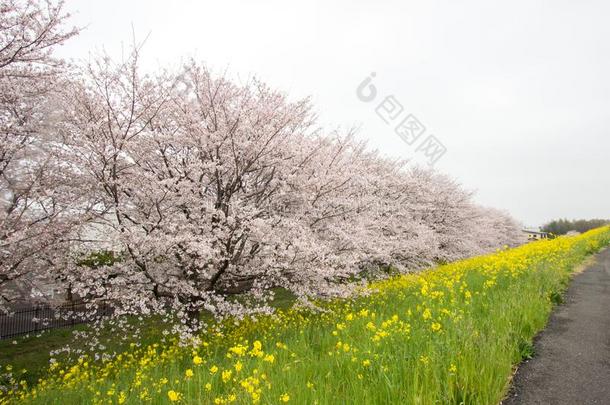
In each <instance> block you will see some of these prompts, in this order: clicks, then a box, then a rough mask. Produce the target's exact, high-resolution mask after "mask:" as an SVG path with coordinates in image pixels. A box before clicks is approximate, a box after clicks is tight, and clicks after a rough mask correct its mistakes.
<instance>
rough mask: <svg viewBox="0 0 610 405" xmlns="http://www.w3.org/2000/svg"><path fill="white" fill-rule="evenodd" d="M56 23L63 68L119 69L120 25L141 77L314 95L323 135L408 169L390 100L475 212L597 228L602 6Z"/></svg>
mask: <svg viewBox="0 0 610 405" xmlns="http://www.w3.org/2000/svg"><path fill="white" fill-rule="evenodd" d="M331 3H332V4H331ZM66 8H67V9H68V11H70V12H72V13H73V18H72V22H73V23H74V24H76V25H81V26H86V29H85V30H84V31H83V32H82V34H81V35H80V36H79V37H77V38H75V39H72V40H71V41H70V42H69V43H68V44H66V45H64V46H63V47H62V49H61V50H60V53H61V55H62V56H65V57H68V58H75V59H83V58H87V55H88V54H89V52H90V51H92V50H96V49H97V50H100V49H105V50H106V51H107V52H108V53H109V54H110V55H113V56H120V54H121V49H123V47H127V46H128V45H129V44H130V42H131V38H132V26H133V27H134V30H135V34H136V36H137V38H138V39H143V38H145V37H146V36H147V35H148V34H150V36H149V38H148V40H147V42H146V45H145V47H144V50H143V52H144V58H143V61H144V64H145V65H146V67H147V68H148V67H150V68H154V67H156V66H167V65H171V66H177V65H178V64H179V63H180V61H181V60H184V59H185V58H188V57H194V58H196V59H198V60H201V61H204V62H206V63H207V64H208V66H209V67H210V68H211V69H213V70H215V71H218V72H222V71H224V70H225V69H228V71H229V73H230V74H231V75H233V76H235V77H241V78H244V79H245V78H247V77H249V76H252V75H255V76H257V77H259V78H261V79H263V80H264V81H266V82H268V83H269V84H270V85H271V86H273V87H275V88H279V89H281V90H284V91H286V92H288V93H289V94H290V96H291V97H293V98H295V99H296V98H301V97H305V96H312V97H313V100H314V103H315V108H316V111H317V113H318V114H319V116H320V124H322V125H324V127H325V128H328V129H333V128H336V127H342V128H350V127H352V126H357V127H359V128H360V132H359V136H360V137H362V138H366V139H368V140H369V144H370V145H371V147H372V148H377V149H379V150H380V151H381V152H382V153H384V154H386V155H389V156H402V157H406V158H409V157H414V158H416V159H415V160H418V159H417V154H418V152H416V147H417V143H415V144H414V145H413V146H409V145H407V144H406V143H405V142H403V140H402V139H401V138H400V137H399V136H398V135H396V134H395V133H394V131H393V127H392V126H390V125H389V124H386V123H385V122H384V121H382V120H381V118H380V117H379V116H378V115H376V113H375V106H376V105H377V104H378V103H377V102H378V101H381V100H383V98H384V97H386V96H389V95H393V96H394V97H395V99H396V100H397V101H398V102H400V104H401V105H403V106H404V112H403V114H413V115H414V116H415V117H417V119H418V120H419V121H420V122H421V123H422V124H423V125H424V126H425V127H426V132H425V134H424V136H428V135H430V134H433V135H434V136H436V138H437V139H438V140H439V141H440V142H441V143H442V144H443V145H444V146H445V147H446V149H447V152H446V153H445V154H444V155H443V156H442V158H440V160H439V161H438V162H437V163H436V165H435V167H436V168H437V169H438V170H440V171H442V172H444V173H447V174H449V175H451V176H453V177H454V178H456V179H458V180H459V181H460V182H461V183H462V184H463V185H464V186H465V187H466V188H468V189H472V190H475V191H476V199H477V201H478V202H480V203H482V204H484V205H488V206H494V207H498V208H502V209H505V210H507V211H509V212H511V213H512V214H513V215H514V216H515V218H517V219H518V220H520V221H522V222H523V223H524V224H526V225H530V226H534V225H539V224H541V223H543V222H545V221H546V220H548V219H552V218H556V217H568V218H574V217H578V218H580V217H604V218H610V157H609V154H610V23H609V22H608V21H609V20H610V2H608V1H562V0H553V1H550V0H549V1H533V0H527V1H506V2H502V4H500V2H497V1H493V2H491V1H460V2H456V1H449V0H447V1H423V0H422V1H419V2H413V1H404V0H403V1H372V0H369V1H364V0H358V1H355V0H350V1H332V2H331V1H328V0H327V1H315V0H307V1H301V2H294V1H288V0H283V1H256V0H243V1H235V0H230V1H226V0H225V1H213V2H209V1H178V0H175V1H171V2H170V1H160V0H156V1H152V0H147V1H144V0H142V1H134V0H130V1H126V0H123V1H119V0H105V1H90V0H68V1H67V2H66ZM371 72H375V74H376V76H375V78H374V81H373V82H372V83H373V84H374V86H375V88H376V89H377V90H378V95H377V98H376V99H375V100H374V101H373V102H370V103H365V102H363V101H361V100H360V99H359V98H358V97H357V96H356V88H357V87H358V85H359V84H360V83H361V82H362V81H363V80H364V79H365V78H366V77H367V76H369V75H370V74H371ZM401 117H402V115H401V116H400V117H398V119H401ZM421 139H424V137H422V138H421ZM419 154H420V155H421V151H420V152H419Z"/></svg>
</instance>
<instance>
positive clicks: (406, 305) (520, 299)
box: [26, 228, 610, 404]
mask: <svg viewBox="0 0 610 405" xmlns="http://www.w3.org/2000/svg"><path fill="white" fill-rule="evenodd" d="M609 241H610V229H608V228H604V229H601V230H597V231H594V232H591V233H588V234H585V235H583V236H579V237H574V238H560V239H558V240H554V241H542V242H536V243H533V244H530V245H527V246H525V247H522V248H518V249H514V250H511V251H505V252H501V253H498V254H496V255H491V256H486V257H481V258H475V259H469V260H466V261H463V262H459V263H455V264H450V265H447V266H442V267H440V268H438V269H435V270H431V271H428V272H425V273H422V274H419V275H413V276H403V277H399V278H396V279H393V280H390V281H386V282H381V283H376V284H374V288H375V289H377V290H378V292H377V293H374V294H371V295H370V296H368V297H363V298H359V299H356V300H351V301H337V302H334V303H332V304H327V309H329V310H330V311H327V312H324V313H321V314H320V313H316V314H309V313H305V312H302V311H301V312H297V311H287V312H286V313H285V314H284V315H282V316H281V317H279V318H263V319H259V320H258V321H257V322H254V321H244V322H241V323H240V324H239V325H233V324H228V325H223V326H221V328H220V329H219V330H218V331H216V332H212V331H210V332H208V333H207V334H206V335H205V339H206V343H205V344H204V345H201V346H199V347H197V348H195V349H183V348H180V347H178V346H177V345H168V346H166V347H161V346H160V347H150V348H147V349H142V350H133V351H131V352H129V353H126V354H125V355H124V356H121V358H120V359H118V360H116V361H114V362H111V363H106V364H105V365H104V366H103V367H102V368H101V369H100V368H97V367H92V366H90V365H88V366H85V365H84V364H82V365H80V366H78V367H76V368H72V369H71V370H68V369H66V370H67V371H68V372H69V377H68V378H66V377H64V376H65V372H64V374H59V373H58V372H57V371H56V372H55V373H56V375H57V376H58V377H57V378H50V379H48V380H46V381H45V382H43V383H42V384H41V385H39V388H38V391H37V392H36V394H34V395H31V393H30V395H29V397H28V398H26V400H27V401H26V402H35V403H38V402H44V403H58V404H59V403H61V404H67V403H75V404H76V403H90V402H96V401H97V402H99V403H108V402H110V403H117V402H122V401H124V402H125V403H134V404H135V403H141V402H144V401H146V402H149V403H167V402H169V401H170V399H171V398H170V397H172V395H171V393H172V392H175V393H177V395H178V396H179V397H180V400H181V402H184V403H213V402H214V401H216V402H217V403H229V402H231V401H234V402H235V403H253V402H254V403H278V402H282V401H283V400H288V401H289V402H290V403H303V404H313V403H319V404H336V403H367V404H387V403H418V404H432V403H449V404H459V403H464V404H495V403H498V401H499V400H500V399H501V398H502V396H503V394H504V392H505V390H506V386H507V381H508V377H509V376H510V374H511V371H512V368H513V367H514V365H515V364H516V363H517V362H519V361H520V360H521V359H522V358H523V357H524V356H528V355H530V354H531V343H530V342H531V339H532V337H533V336H534V334H535V333H536V332H537V331H538V330H540V329H541V328H542V327H543V326H544V324H545V322H546V319H547V317H548V314H549V312H550V310H551V309H552V305H553V301H554V300H556V299H557V297H559V296H560V292H561V291H562V290H563V289H564V288H565V286H566V284H567V280H568V279H569V274H570V271H571V270H572V269H573V268H574V267H575V266H576V265H577V264H579V263H581V262H582V261H583V260H584V259H585V258H586V256H587V255H588V254H590V253H593V252H595V251H596V250H598V249H599V248H600V247H602V246H605V245H607V244H608V242H609ZM254 341H258V342H260V350H258V349H256V348H257V347H259V346H258V343H257V344H254V343H253V342H254ZM231 347H232V348H233V349H231ZM242 348H243V349H242ZM242 351H243V353H242ZM195 356H200V357H201V359H202V364H194V362H193V359H194V358H195ZM216 368H217V369H218V370H216ZM187 370H192V373H193V375H192V376H189V375H190V373H189V372H188V371H187ZM223 371H224V376H223ZM187 373H188V374H189V375H187ZM91 376H94V377H93V378H92V377H91ZM223 377H224V378H223ZM206 384H209V390H208V389H206Z"/></svg>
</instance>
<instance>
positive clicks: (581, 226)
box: [541, 218, 610, 235]
mask: <svg viewBox="0 0 610 405" xmlns="http://www.w3.org/2000/svg"><path fill="white" fill-rule="evenodd" d="M607 224H610V220H608V219H574V220H569V219H565V218H564V219H555V220H552V221H551V222H549V223H547V224H545V225H543V226H542V228H541V230H542V231H543V232H549V233H553V234H555V235H565V234H566V233H568V232H570V231H577V232H581V233H582V232H586V231H588V230H591V229H594V228H598V227H600V226H604V225H607Z"/></svg>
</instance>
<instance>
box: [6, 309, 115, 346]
mask: <svg viewBox="0 0 610 405" xmlns="http://www.w3.org/2000/svg"><path fill="white" fill-rule="evenodd" d="M110 314H112V307H111V306H110V305H109V304H108V303H106V302H103V303H99V304H97V305H95V307H93V308H91V307H88V306H87V304H85V303H70V304H64V305H60V306H55V307H54V306H49V305H44V304H41V305H31V306H27V307H20V308H18V309H15V310H13V311H11V312H9V313H1V312H0V339H8V338H12V337H15V336H21V335H26V334H28V333H37V332H42V331H45V330H49V329H57V328H65V327H71V326H74V325H80V324H83V323H90V322H93V321H94V320H96V319H99V318H100V317H104V316H108V315H110Z"/></svg>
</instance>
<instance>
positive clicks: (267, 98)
mask: <svg viewBox="0 0 610 405" xmlns="http://www.w3.org/2000/svg"><path fill="white" fill-rule="evenodd" d="M66 18H67V15H65V14H63V12H62V3H54V2H53V1H51V0H49V1H46V2H40V1H37V0H28V1H20V0H9V1H7V2H3V5H2V6H0V89H1V95H0V98H1V99H0V108H1V111H0V131H1V135H0V136H1V138H0V187H1V193H2V201H1V204H2V207H1V208H2V209H1V214H0V215H1V217H0V227H1V230H0V232H1V235H0V248H1V252H0V261H1V262H0V266H1V268H0V288H2V286H5V285H8V284H10V283H11V282H16V281H18V280H28V282H33V280H34V281H35V280H36V279H37V278H40V277H43V278H44V279H45V280H47V279H48V280H53V282H54V283H58V284H60V285H64V286H66V288H68V287H69V288H70V291H71V292H72V293H73V294H75V295H77V296H78V297H80V298H82V299H84V300H86V301H88V302H95V301H98V300H101V299H103V300H105V301H106V302H108V301H110V302H112V303H113V305H114V306H115V313H117V314H120V313H134V312H135V313H170V312H171V313H172V314H174V315H176V314H177V315H178V316H181V317H183V319H189V320H190V322H189V324H190V325H193V324H196V321H195V320H196V319H197V315H198V313H199V312H200V311H201V310H202V309H206V310H210V311H212V312H214V313H219V314H222V313H226V312H230V313H235V312H240V311H241V312H243V311H244V308H243V306H242V304H240V303H239V302H242V301H236V300H230V299H227V297H228V296H229V295H230V294H233V293H243V292H248V293H249V294H251V295H252V296H253V297H255V298H256V299H257V302H260V303H264V302H265V297H266V296H267V295H268V294H269V293H271V292H272V291H273V290H274V288H276V287H283V288H285V289H288V290H290V291H292V292H293V293H295V295H297V296H298V297H311V296H316V297H319V296H322V295H335V294H342V293H345V291H346V289H347V288H348V286H349V285H350V283H349V281H353V280H358V279H361V278H362V275H363V274H364V273H366V274H376V273H377V272H378V271H379V269H388V268H391V269H396V270H399V271H401V270H402V271H407V270H416V269H419V268H422V267H424V266H429V265H433V264H435V263H439V262H447V261H451V260H455V259H458V258H462V257H465V256H470V255H474V254H480V253H483V252H487V251H490V250H493V249H496V248H498V247H501V246H503V245H513V244H516V243H519V242H520V241H521V237H520V233H519V228H518V226H517V224H516V223H515V222H514V221H513V220H512V219H511V218H510V217H509V216H507V215H506V214H504V213H502V212H499V211H497V210H494V209H488V208H483V207H480V206H477V205H476V204H474V203H473V201H472V196H471V193H470V192H468V191H466V190H464V189H463V188H462V187H461V186H460V185H459V184H457V183H456V182H455V181H454V180H452V179H451V178H449V177H447V176H444V175H441V174H438V173H436V172H434V171H432V170H429V169H422V168H416V167H410V166H407V162H405V161H399V160H390V159H388V158H384V157H382V156H380V155H379V154H378V153H377V152H375V151H371V150H370V149H368V148H367V147H366V146H365V145H364V144H363V143H361V142H359V141H357V140H356V139H355V137H354V136H353V134H351V133H346V134H340V133H336V132H334V133H324V132H323V131H322V130H320V129H319V128H317V127H316V124H315V120H314V116H313V114H312V111H311V107H310V104H309V102H308V100H301V101H291V100H289V99H288V98H287V97H286V95H284V94H283V93H281V92H277V91H275V90H273V89H270V88H269V87H267V86H266V85H265V84H263V83H261V82H260V81H258V80H255V79H253V80H250V81H248V82H247V83H235V82H232V81H231V80H228V79H227V78H226V77H224V76H217V75H214V74H213V73H211V72H210V71H209V70H208V69H207V68H206V67H205V66H203V65H201V64H199V63H197V62H194V61H191V62H189V63H186V64H185V65H184V66H182V67H181V68H180V69H177V70H174V71H161V72H157V73H154V74H143V73H142V71H141V69H139V66H138V59H139V58H138V56H139V55H138V48H137V47H134V49H133V51H132V53H131V54H130V55H129V56H128V57H126V58H125V59H124V60H121V61H120V62H116V61H112V60H111V59H109V58H107V57H104V56H102V57H99V58H95V59H94V60H93V61H92V62H90V63H87V64H83V65H81V66H72V65H68V64H66V63H65V62H64V61H61V60H59V59H57V58H54V57H53V54H52V50H53V48H54V47H56V46H57V45H59V44H61V43H62V42H64V41H66V40H68V39H69V38H70V37H72V36H74V35H76V34H77V32H78V30H77V29H64V28H63V27H64V25H65V19H66ZM102 250H110V251H113V252H115V256H113V258H114V260H111V261H109V262H107V263H102V265H93V266H83V265H82V262H79V260H78V257H83V256H84V255H87V254H90V253H95V252H99V251H102ZM261 305H262V304H261ZM260 307H261V306H259V309H260Z"/></svg>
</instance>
